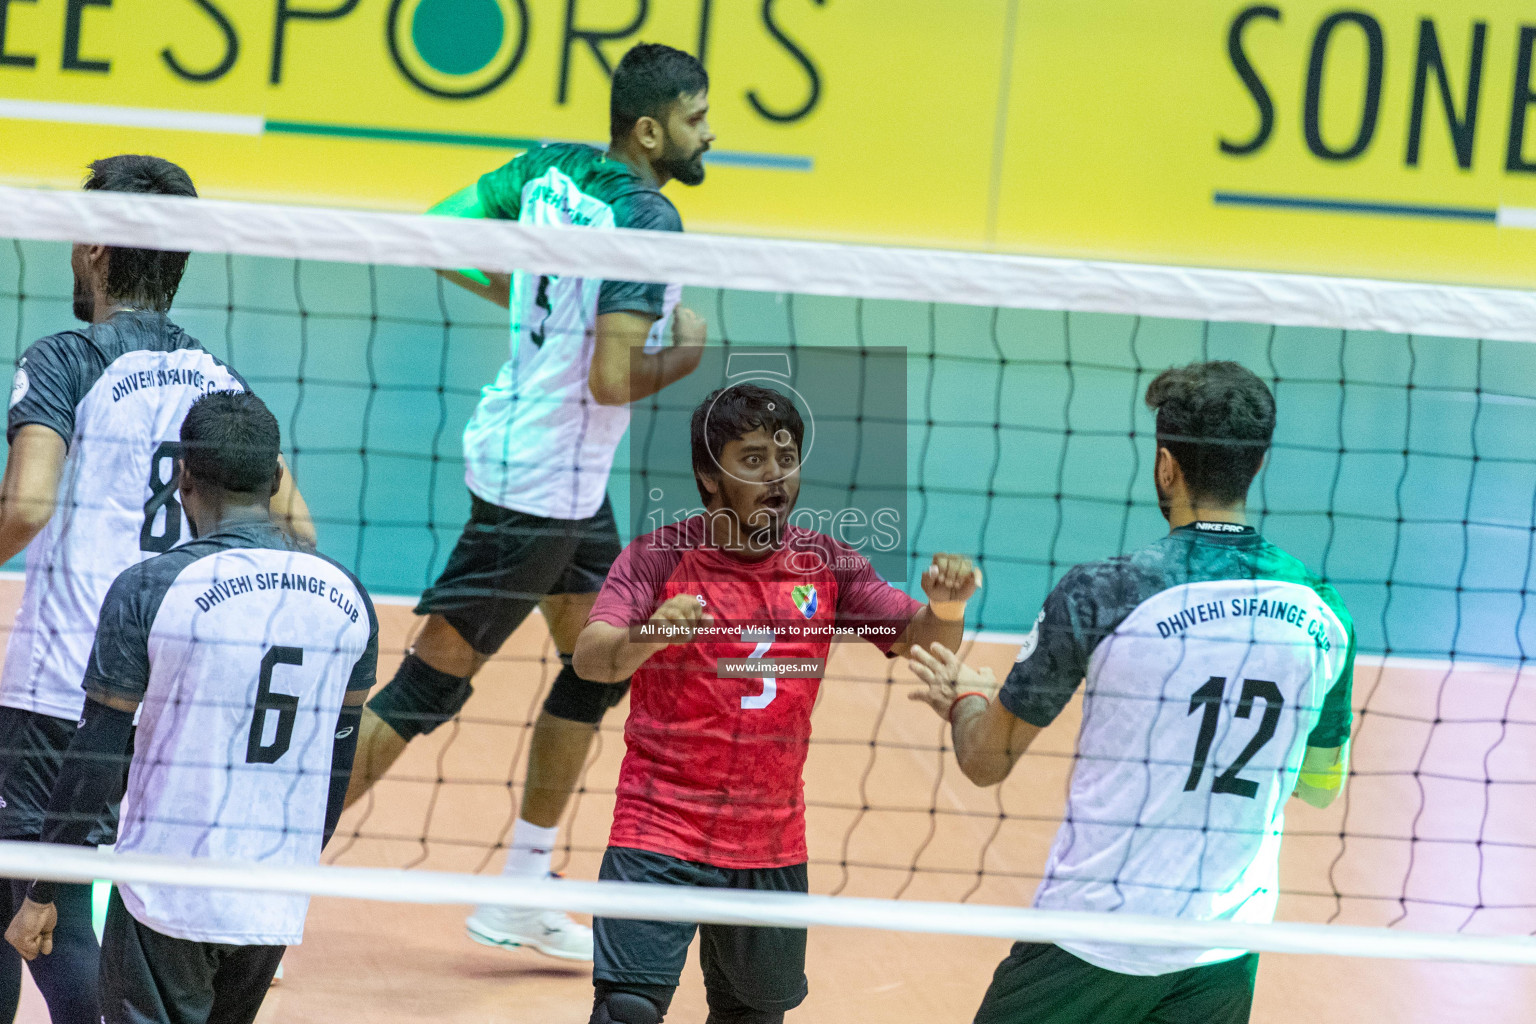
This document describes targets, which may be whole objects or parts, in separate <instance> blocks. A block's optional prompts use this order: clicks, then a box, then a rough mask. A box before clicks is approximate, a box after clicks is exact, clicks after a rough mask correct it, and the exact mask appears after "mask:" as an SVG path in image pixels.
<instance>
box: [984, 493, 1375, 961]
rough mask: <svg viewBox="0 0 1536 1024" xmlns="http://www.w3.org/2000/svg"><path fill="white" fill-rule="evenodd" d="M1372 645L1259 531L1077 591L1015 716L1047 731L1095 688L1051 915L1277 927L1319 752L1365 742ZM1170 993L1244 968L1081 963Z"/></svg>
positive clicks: (1103, 565)
mask: <svg viewBox="0 0 1536 1024" xmlns="http://www.w3.org/2000/svg"><path fill="white" fill-rule="evenodd" d="M1354 651H1355V644H1354V626H1353V623H1352V622H1351V620H1350V617H1349V613H1348V612H1347V611H1345V609H1344V605H1343V603H1342V602H1341V601H1340V600H1339V596H1338V594H1337V593H1336V592H1335V591H1334V590H1333V588H1332V587H1330V586H1328V585H1327V584H1326V583H1323V582H1321V581H1320V580H1318V579H1317V578H1315V577H1313V576H1311V575H1310V574H1309V573H1308V572H1307V570H1306V568H1305V567H1304V566H1303V565H1302V564H1301V563H1300V562H1299V561H1297V560H1296V559H1295V558H1293V557H1291V556H1290V555H1288V554H1286V553H1285V552H1283V551H1281V550H1280V549H1279V548H1277V547H1275V546H1274V545H1273V544H1270V543H1269V542H1268V541H1266V540H1264V539H1263V538H1262V537H1260V536H1259V535H1258V534H1257V533H1256V532H1254V531H1253V530H1252V529H1251V528H1249V527H1243V526H1234V525H1232V524H1228V523H1196V524H1194V525H1193V526H1189V527H1184V528H1182V529H1178V530H1174V531H1173V532H1172V534H1170V535H1169V536H1167V537H1165V538H1163V539H1162V540H1159V541H1157V542H1156V543H1153V544H1149V545H1147V546H1146V547H1144V548H1142V549H1141V550H1139V551H1136V552H1134V553H1132V554H1130V555H1125V556H1121V557H1118V558H1112V559H1109V560H1107V561H1103V562H1092V563H1088V564H1084V565H1079V566H1077V567H1075V568H1074V569H1072V570H1071V571H1070V572H1068V573H1067V574H1066V575H1065V576H1064V577H1062V579H1061V582H1060V583H1058V584H1057V585H1056V588H1055V589H1054V590H1053V591H1052V592H1051V594H1050V597H1048V598H1047V599H1046V603H1045V609H1044V611H1042V612H1041V613H1040V618H1039V620H1038V621H1037V622H1036V624H1035V629H1034V631H1033V632H1032V633H1030V635H1029V636H1028V637H1027V638H1026V640H1025V643H1024V646H1023V648H1022V649H1021V650H1020V651H1019V657H1018V661H1017V663H1016V664H1015V665H1014V667H1013V670H1012V671H1011V672H1010V673H1009V674H1008V679H1007V681H1006V682H1005V683H1004V685H1003V688H1002V692H1001V693H1000V695H999V699H1000V700H1001V701H1002V703H1003V705H1004V706H1005V707H1006V708H1008V710H1009V711H1011V712H1012V713H1013V714H1015V715H1017V716H1018V717H1019V718H1021V719H1023V720H1024V721H1026V722H1029V723H1030V724H1032V725H1036V726H1040V727H1042V728H1043V727H1044V726H1047V725H1049V724H1050V723H1051V722H1052V721H1053V720H1054V719H1055V718H1056V716H1057V715H1059V714H1060V713H1061V711H1062V709H1063V708H1064V707H1065V706H1066V704H1067V702H1068V701H1069V700H1070V699H1071V697H1072V694H1073V692H1074V691H1075V690H1076V689H1077V685H1078V682H1079V681H1080V680H1083V679H1085V678H1086V682H1087V688H1086V690H1085V693H1084V698H1083V724H1082V731H1081V733H1080V734H1079V736H1078V741H1077V761H1076V765H1075V767H1074V769H1073V773H1072V785H1071V790H1070V792H1069V794H1068V797H1067V811H1066V816H1065V819H1064V820H1063V822H1062V825H1061V828H1060V830H1059V831H1058V832H1057V834H1056V841H1055V843H1054V845H1053V846H1052V847H1051V855H1050V860H1049V861H1048V863H1047V865H1046V869H1045V875H1044V879H1043V880H1042V881H1041V883H1040V889H1039V891H1038V892H1037V893H1036V896H1035V906H1037V907H1040V908H1043V909H1050V910H1088V911H1102V912H1111V913H1126V914H1151V915H1156V916H1161V917H1178V918H1189V919H1195V920H1236V921H1260V922H1262V921H1270V920H1273V918H1274V913H1275V903H1276V901H1277V899H1278V896H1279V863H1280V861H1279V858H1280V838H1281V833H1282V832H1283V831H1284V826H1285V802H1286V800H1287V799H1289V798H1290V796H1291V793H1292V791H1293V790H1294V789H1295V787H1296V776H1297V773H1298V772H1299V771H1300V768H1301V762H1302V757H1303V754H1304V753H1305V750H1306V748H1307V746H1309V745H1310V746H1314V747H1324V748H1326V747H1337V746H1341V745H1342V744H1343V743H1344V742H1345V740H1346V739H1348V737H1349V727H1350V684H1351V679H1352V676H1353V673H1354ZM1063 948H1064V949H1066V950H1067V951H1068V952H1070V953H1072V954H1074V955H1075V956H1078V957H1080V958H1082V959H1084V960H1086V961H1088V962H1089V963H1091V964H1095V965H1097V966H1099V967H1102V968H1105V969H1106V970H1111V971H1118V972H1120V973H1122V974H1137V975H1155V974H1167V973H1170V972H1173V971H1179V970H1184V969H1186V968H1189V967H1194V966H1197V965H1200V964H1208V963H1216V962H1219V961H1222V960H1230V959H1233V958H1235V957H1238V956H1241V955H1243V953H1244V952H1245V951H1244V950H1237V949H1188V948H1179V949H1175V948H1163V949H1160V948H1154V947H1136V946H1124V945H1116V944H1111V943H1074V944H1063Z"/></svg>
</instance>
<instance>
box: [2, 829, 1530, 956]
mask: <svg viewBox="0 0 1536 1024" xmlns="http://www.w3.org/2000/svg"><path fill="white" fill-rule="evenodd" d="M33 875H36V876H37V877H40V878H46V879H50V880H52V881H58V882H88V881H91V880H92V879H97V878H110V879H112V880H113V881H121V882H129V883H133V882H138V883H141V884H158V885H193V886H197V887H200V888H210V889H236V890H241V891H245V892H284V893H307V894H309V895H312V896H337V897H342V898H348V899H364V900H383V901H386V902H390V903H463V904H497V905H501V906H508V907H526V908H537V909H543V910H569V911H575V912H577V913H585V914H596V915H601V916H604V917H623V918H633V919H636V920H645V921H692V922H695V923H698V924H735V925H762V926H775V927H781V928H782V927H788V928H806V927H819V926H827V925H830V926H836V927H841V928H879V929H887V930H892V931H902V932H925V933H929V934H934V935H975V936H981V937H983V938H997V939H1014V940H1018V941H1027V942H1091V941H1096V942H1103V941H1104V940H1105V939H1106V938H1107V937H1109V936H1113V941H1115V942H1117V943H1125V944H1127V945H1133V946H1196V947H1210V948H1221V949H1250V950H1253V951H1255V952H1264V953H1312V954H1324V955H1329V956H1360V957H1376V958H1381V959H1392V960H1414V959H1432V960H1450V961H1462V962H1474V963H1491V964H1526V965H1536V939H1533V938H1528V937H1524V936H1520V937H1510V938H1498V937H1491V936H1482V935H1437V934H1431V933H1424V932H1411V931H1402V930H1394V929H1386V928H1359V927H1354V926H1349V925H1317V924H1287V923H1275V924H1241V923H1237V922H1232V921H1180V920H1173V919H1167V918H1158V917H1145V916H1138V915H1133V914H1116V915H1114V917H1113V918H1112V919H1109V918H1106V916H1105V915H1102V914H1090V913H1075V912H1070V911H1059V910H1032V909H1027V908H1021V907H993V906H983V905H980V904H955V903H930V902H923V901H920V900H877V899H862V898H859V897H853V896H815V895H796V894H791V893H770V892H748V891H744V890H723V889H700V888H680V887H678V886H670V885H637V884H630V883H623V882H578V881H569V880H560V881H553V880H551V881H537V880H529V879H519V878H487V877H483V876H479V875H464V874H455V873H449V872H441V871H400V870H394V869H384V868H350V867H314V868H274V867H268V866H265V865H262V864H259V863H241V862H235V861H213V860H199V861H183V860H173V859H169V858H163V857H145V856H141V855H137V854H114V853H110V852H107V851H101V850H86V849H71V848H40V847H39V846H38V845H37V844H36V843H14V842H0V876H16V877H30V876H33Z"/></svg>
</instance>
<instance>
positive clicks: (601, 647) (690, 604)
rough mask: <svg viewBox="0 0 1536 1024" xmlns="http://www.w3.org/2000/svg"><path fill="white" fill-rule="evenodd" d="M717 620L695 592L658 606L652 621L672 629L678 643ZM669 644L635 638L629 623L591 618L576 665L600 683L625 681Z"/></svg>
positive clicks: (578, 642) (580, 640) (578, 644)
mask: <svg viewBox="0 0 1536 1024" xmlns="http://www.w3.org/2000/svg"><path fill="white" fill-rule="evenodd" d="M713 622H714V619H712V618H710V616H709V614H708V613H707V612H705V611H704V606H703V605H701V604H699V599H698V598H696V597H694V596H693V595H692V594H678V595H677V596H676V597H674V598H672V599H671V600H669V601H666V602H664V603H663V604H662V605H661V607H659V608H657V609H656V611H655V613H654V614H653V615H652V616H651V617H650V620H649V623H648V624H649V625H653V626H656V627H658V628H659V629H664V630H667V631H669V632H672V633H673V635H674V639H673V642H674V643H686V642H687V641H689V640H691V639H692V638H693V635H694V633H695V632H696V631H697V630H698V629H700V628H701V627H704V626H709V625H711V624H713ZM666 646H667V644H666V643H664V642H655V643H644V642H637V641H633V640H631V639H630V638H629V629H628V628H627V627H625V626H615V625H612V624H611V623H607V622H589V623H587V625H586V628H585V629H583V630H582V631H581V636H579V637H577V639H576V653H575V654H574V655H573V658H572V667H573V668H575V669H576V672H577V674H579V675H580V676H581V677H582V678H583V679H590V680H592V681H593V682H596V683H622V682H623V681H624V680H626V679H628V678H629V677H630V676H632V675H634V674H635V670H636V669H638V668H639V667H640V666H641V665H643V664H645V662H646V660H647V659H648V658H650V656H651V655H653V654H655V653H656V652H657V651H659V650H661V649H662V648H664V647H666Z"/></svg>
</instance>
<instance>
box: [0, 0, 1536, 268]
mask: <svg viewBox="0 0 1536 1024" xmlns="http://www.w3.org/2000/svg"><path fill="white" fill-rule="evenodd" d="M639 41H655V42H666V43H670V44H672V45H675V46H679V47H682V48H685V49H688V50H689V51H691V52H694V53H698V54H701V55H702V57H703V59H704V61H705V64H706V66H707V67H708V69H709V72H710V75H711V79H712V87H711V95H710V100H711V108H712V109H711V120H712V122H713V124H714V127H715V129H716V131H717V133H718V135H719V140H718V142H717V143H716V150H715V152H714V153H713V154H711V155H712V158H713V159H712V161H711V163H710V166H709V178H708V180H707V181H706V183H705V184H704V185H703V186H701V187H699V188H696V189H687V188H683V187H681V186H678V185H673V186H671V187H670V188H669V190H668V191H669V194H670V195H672V196H673V197H674V199H675V200H676V201H677V203H678V205H679V207H680V208H681V209H682V211H683V215H684V218H685V221H686V223H687V224H688V226H689V227H690V228H691V229H695V230H712V231H728V232H749V233H764V234H776V235H796V236H802V237H818V238H837V239H852V240H867V241H891V242H902V243H911V244H920V245H941V246H955V247H966V248H996V249H1002V250H1009V251H1025V252H1036V253H1046V254H1058V255H1074V256H1089V257H1108V258H1116V259H1133V260H1151V261H1158V262H1173V263H1187V264H1196V265H1207V266H1233V267H1253V268H1266V269H1288V270H1298V271H1314V272H1323V273H1334V274H1347V275H1361V276H1375V277H1402V278H1418V279H1428V280H1442V281H1457V282H1470V283H1481V284H1499V285H1515V286H1530V285H1531V284H1532V273H1531V271H1532V268H1533V266H1536V264H1533V257H1536V231H1533V230H1532V227H1533V226H1536V9H1533V8H1531V7H1530V6H1529V5H1528V4H1520V3H1516V2H1514V0H1455V2H1452V0H1416V2H1414V3H1409V2H1407V0H1362V2H1361V3H1360V4H1358V5H1354V6H1340V5H1337V4H1329V3H1321V2H1314V0H1295V2H1291V0H1274V2H1272V3H1264V4H1253V3H1241V2H1239V3H1188V2H1183V3H1179V2H1175V0H1098V2H1095V3H1059V2H1058V3H1045V2H1039V0H968V2H964V3H951V4H933V3H923V2H918V0H881V2H876V0H0V178H3V179H4V180H5V181H7V182H12V183H29V184H47V185H55V186H70V185H74V184H77V183H78V182H79V180H80V178H81V175H82V171H83V167H84V165H85V164H86V163H87V162H88V161H89V160H91V159H93V158H95V157H98V156H102V155H106V154H109V153H113V152H122V151H127V150H137V151H148V152H154V153H158V154H161V155H164V156H166V157H169V158H170V159H173V160H176V161H178V162H179V163H182V164H183V165H185V166H186V167H187V168H188V169H189V170H190V171H191V172H192V174H193V176H194V179H195V180H196V181H197V182H198V184H199V186H200V187H201V189H202V190H203V192H204V193H205V194H207V195H214V196H224V197H234V198H260V199H275V200H287V201H300V202H315V203H326V204H340V205H351V206H363V207H374V208H387V209H403V210H419V209H423V208H425V207H426V206H428V205H430V204H431V203H432V202H434V201H436V200H437V199H439V198H441V197H442V196H444V195H446V194H448V193H449V192H452V191H454V190H455V189H457V188H459V187H461V186H462V185H464V184H467V183H468V182H470V181H472V180H474V178H475V177H477V176H478V175H479V174H481V173H483V172H484V171H486V170H488V169H490V168H492V167H494V166H497V165H498V164H499V163H501V162H502V161H504V160H506V159H508V158H509V157H510V156H512V155H513V154H515V153H516V152H517V151H518V150H519V149H520V148H522V147H526V146H528V145H531V144H534V143H536V142H537V141H539V140H548V139H574V140H586V141H593V142H596V141H599V140H601V139H602V138H603V137H604V136H605V135H606V127H607V100H608V75H609V72H610V69H611V67H612V65H613V64H614V63H615V62H617V60H618V58H619V56H620V55H621V54H622V53H623V52H624V50H625V49H627V48H628V47H629V46H630V45H632V44H633V43H635V42H639Z"/></svg>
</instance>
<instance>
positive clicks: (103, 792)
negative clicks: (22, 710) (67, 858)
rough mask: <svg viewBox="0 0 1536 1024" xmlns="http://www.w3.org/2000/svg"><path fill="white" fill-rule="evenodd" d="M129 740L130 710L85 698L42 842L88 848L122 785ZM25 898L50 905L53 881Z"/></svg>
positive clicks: (37, 885) (41, 884)
mask: <svg viewBox="0 0 1536 1024" xmlns="http://www.w3.org/2000/svg"><path fill="white" fill-rule="evenodd" d="M132 739H133V712H131V711H119V710H118V709H116V708H111V707H108V706H107V705H105V704H102V703H100V702H99V701H95V700H90V699H87V700H86V702H85V717H84V718H82V719H81V721H80V728H79V729H77V730H76V731H75V737H74V739H72V740H70V743H69V749H67V750H66V751H65V752H64V762H63V764H61V765H60V766H59V777H58V780H57V781H56V782H55V783H54V785H53V795H52V796H50V797H49V799H48V815H47V817H46V818H44V819H43V834H42V839H43V842H45V843H59V844H62V845H65V846H85V845H88V840H89V839H90V836H91V828H92V826H94V825H95V824H96V820H97V819H98V818H99V817H100V816H101V813H102V811H104V810H105V809H106V806H107V804H108V803H109V802H110V801H111V799H112V797H113V796H114V795H115V794H116V792H117V790H118V787H119V785H120V784H121V782H122V778H123V768H124V765H125V763H126V761H127V758H128V745H129V743H130V741H132ZM27 895H28V896H29V897H30V898H31V899H33V900H35V901H36V902H38V903H52V902H53V883H52V882H33V883H32V887H31V889H30V890H28V893H27Z"/></svg>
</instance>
